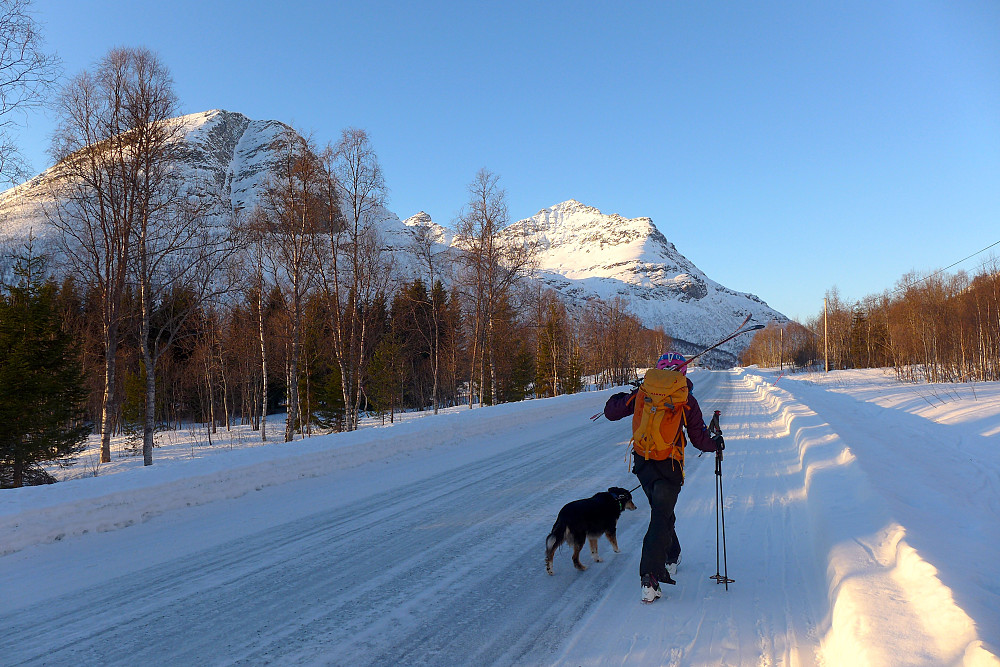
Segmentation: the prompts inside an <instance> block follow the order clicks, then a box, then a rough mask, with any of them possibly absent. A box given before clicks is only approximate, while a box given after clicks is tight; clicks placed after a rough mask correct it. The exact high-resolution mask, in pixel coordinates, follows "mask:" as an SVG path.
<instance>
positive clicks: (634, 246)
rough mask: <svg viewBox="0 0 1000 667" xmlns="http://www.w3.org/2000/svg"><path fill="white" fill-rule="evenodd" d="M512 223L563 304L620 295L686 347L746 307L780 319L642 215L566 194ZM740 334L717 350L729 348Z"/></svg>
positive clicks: (717, 332)
mask: <svg viewBox="0 0 1000 667" xmlns="http://www.w3.org/2000/svg"><path fill="white" fill-rule="evenodd" d="M511 230H512V233H516V234H526V235H528V236H529V237H530V238H531V239H532V240H534V241H535V242H536V244H537V245H538V247H539V248H540V255H539V265H538V273H537V279H538V280H540V281H541V282H543V283H544V284H545V285H546V286H548V287H550V288H552V289H553V290H555V291H556V292H558V293H559V294H560V295H561V296H562V297H563V299H564V300H565V301H566V302H567V303H569V304H573V305H578V306H579V305H583V304H584V303H586V301H587V300H588V299H591V298H593V297H600V298H601V299H604V300H608V301H610V300H612V299H614V298H615V297H620V298H622V299H624V300H625V301H626V302H627V303H628V304H629V309H630V310H631V311H632V312H633V313H635V314H636V315H638V317H639V318H640V319H641V320H642V321H643V323H645V325H646V326H648V327H656V326H662V327H663V328H664V330H665V331H666V332H667V333H668V334H670V335H671V336H672V337H673V338H674V339H675V340H676V341H677V346H678V348H680V349H681V351H682V352H685V353H688V354H690V353H692V352H695V351H696V350H698V349H701V348H703V347H705V346H707V345H708V344H710V343H711V342H714V341H715V340H718V339H719V338H722V337H723V336H724V335H725V334H726V333H728V332H730V331H732V330H733V328H734V327H735V326H736V325H737V324H739V323H740V322H741V321H742V320H743V318H744V317H746V315H748V314H750V315H752V316H751V320H750V321H751V322H753V323H760V324H766V323H767V322H769V321H771V320H778V321H779V322H783V321H786V320H787V318H786V317H785V316H784V315H782V314H781V313H779V312H777V311H776V310H774V309H773V308H771V307H770V306H768V305H767V304H766V303H765V302H764V301H762V300H761V299H760V298H758V297H756V296H754V295H753V294H747V293H744V292H738V291H735V290H732V289H730V288H728V287H725V286H723V285H720V284H719V283H717V282H715V281H714V280H712V279H710V278H709V277H708V276H706V275H705V274H704V273H703V272H702V271H701V270H700V269H699V268H698V267H697V266H695V265H694V264H693V263H692V262H691V261H690V260H689V259H687V258H686V257H685V256H684V255H682V254H681V253H680V252H679V251H678V250H677V248H676V247H675V246H674V244H673V243H671V242H670V241H668V240H667V238H666V237H665V236H664V235H663V233H662V232H661V231H660V230H659V229H657V228H656V227H655V226H654V225H653V221H652V220H650V219H649V218H624V217H622V216H620V215H618V214H612V215H606V214H604V213H602V212H601V211H599V210H597V209H596V208H593V207H591V206H586V205H584V204H581V203H580V202H578V201H575V200H572V199H571V200H569V201H565V202H563V203H561V204H557V205H555V206H552V207H550V208H547V209H542V210H541V211H539V212H538V213H536V214H535V215H534V216H532V217H531V218H528V219H526V220H522V221H520V222H519V223H517V224H516V225H512V226H511ZM746 338H747V339H746V340H739V339H737V340H735V341H733V342H732V343H731V344H727V345H725V346H723V348H722V349H723V350H725V351H728V352H729V353H730V354H735V353H737V352H738V351H739V350H741V349H742V348H743V347H744V346H745V345H746V344H747V343H748V342H749V337H746ZM723 357H724V355H723V356H720V355H713V358H714V359H715V361H716V363H727V362H733V361H735V358H723Z"/></svg>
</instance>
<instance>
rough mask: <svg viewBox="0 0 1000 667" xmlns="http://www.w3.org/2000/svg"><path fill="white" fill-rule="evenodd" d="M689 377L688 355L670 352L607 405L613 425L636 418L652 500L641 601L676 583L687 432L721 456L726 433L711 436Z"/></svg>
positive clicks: (636, 452) (635, 440)
mask: <svg viewBox="0 0 1000 667" xmlns="http://www.w3.org/2000/svg"><path fill="white" fill-rule="evenodd" d="M693 391H694V383H692V382H691V380H690V379H689V378H688V377H687V361H686V360H685V359H684V355H682V354H680V353H679V352H676V351H673V350H671V351H669V352H667V353H666V354H664V355H663V356H661V357H660V358H659V360H658V361H657V362H656V369H650V370H649V371H648V372H647V373H646V376H645V377H644V378H643V381H642V383H641V384H640V385H639V386H638V387H637V388H636V389H635V390H633V391H632V392H631V393H627V392H619V393H616V394H614V395H612V396H611V398H609V399H608V401H607V403H606V404H605V406H604V416H605V417H607V418H608V419H609V420H610V421H617V420H619V419H624V418H625V417H628V416H629V415H631V416H632V441H631V445H632V450H633V451H632V453H633V456H634V464H633V467H632V472H633V473H634V474H635V476H636V477H638V478H639V483H640V484H641V485H642V490H643V492H644V493H645V494H646V498H647V499H648V500H649V527H648V528H647V529H646V536H645V537H644V538H643V540H642V557H641V559H640V562H639V577H640V581H641V584H642V601H643V602H645V603H649V602H653V601H654V600H656V599H657V598H659V597H660V596H661V591H660V583H668V584H675V583H676V582H675V581H674V580H673V578H672V576H673V575H674V574H676V573H677V565H678V563H679V562H680V558H681V545H680V542H679V541H678V540H677V532H676V531H675V530H674V523H675V520H676V516H675V514H674V507H675V505H676V504H677V496H678V494H680V492H681V486H683V484H684V447H685V445H686V440H685V438H684V431H687V436H688V438H690V440H691V444H693V445H694V446H695V447H697V448H698V449H700V450H701V451H703V452H716V456H718V457H719V458H721V457H722V450H723V449H724V448H725V441H724V440H723V438H722V434H721V433H719V434H717V435H714V436H712V435H710V434H709V432H708V428H707V427H706V426H705V421H704V418H703V416H702V412H701V407H700V406H699V405H698V401H697V399H695V397H694V394H693Z"/></svg>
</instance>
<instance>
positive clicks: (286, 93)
mask: <svg viewBox="0 0 1000 667" xmlns="http://www.w3.org/2000/svg"><path fill="white" fill-rule="evenodd" d="M618 4H621V5H622V6H615V5H618ZM35 10H36V16H37V17H38V19H39V20H40V22H41V23H42V29H43V32H44V35H45V37H46V41H47V44H48V46H49V47H50V49H51V50H53V51H55V52H56V53H58V55H59V56H60V57H61V58H62V59H63V61H64V63H65V68H66V73H67V74H75V73H77V72H79V71H81V70H83V69H85V68H88V67H90V66H92V64H93V63H94V62H95V61H97V60H98V59H99V58H100V57H101V56H102V55H104V54H105V53H106V52H107V50H108V49H109V48H111V47H113V46H146V47H149V48H150V49H152V50H154V51H155V52H157V53H158V54H159V55H160V57H161V58H162V60H163V61H164V62H165V63H166V64H167V66H168V67H169V68H170V70H171V72H172V74H173V77H174V80H175V84H176V91H177V93H178V96H179V98H180V100H181V105H182V109H183V111H184V112H196V111H204V110H207V109H212V108H222V109H228V110H232V111H239V112H242V113H244V114H246V115H247V116H249V117H251V118H255V119H272V118H273V119H277V120H281V121H284V122H287V123H289V124H291V125H293V126H295V127H296V128H297V129H299V130H300V131H303V132H305V133H312V135H313V136H314V138H315V139H317V140H318V141H319V142H320V143H321V144H322V143H326V142H327V141H335V140H336V139H337V137H338V136H339V133H340V130H341V129H342V128H344V127H347V126H357V127H363V128H365V129H367V130H368V132H369V134H370V135H371V137H372V139H373V141H374V144H375V147H376V150H377V151H378V154H379V157H380V159H381V162H382V165H383V167H384V169H385V172H386V177H387V181H388V185H389V188H390V190H391V192H390V208H391V209H392V210H393V211H394V212H396V213H397V214H398V215H399V216H400V217H401V218H405V217H407V216H409V215H412V214H413V213H416V212H417V211H420V210H424V211H426V212H427V213H429V214H430V215H431V216H432V217H433V219H434V220H436V221H437V222H440V223H444V224H448V223H450V222H451V221H452V220H453V219H454V217H455V215H456V214H457V212H458V211H459V209H460V208H461V207H462V205H463V204H464V203H465V201H466V200H467V191H466V187H467V184H468V183H469V182H470V181H471V180H472V178H473V176H474V174H475V172H476V171H477V170H478V169H479V168H481V167H486V168H488V169H490V170H492V171H494V172H496V173H498V174H499V175H500V177H501V182H502V184H503V186H504V187H505V188H506V190H507V193H508V201H509V205H510V211H511V216H512V218H513V219H515V220H516V219H519V218H524V217H528V216H530V215H533V214H534V213H536V212H537V211H538V210H540V209H542V208H545V207H547V206H551V205H553V204H556V203H558V202H561V201H564V200H566V199H570V198H573V199H578V200H580V201H582V202H584V203H586V204H589V205H591V206H596V207H597V208H600V209H601V210H602V211H604V212H605V213H620V214H622V215H625V216H628V217H637V216H649V217H651V218H652V219H653V221H654V222H655V223H656V225H657V227H659V229H660V230H661V231H662V232H663V233H664V234H665V235H666V236H667V238H668V239H670V240H671V241H672V242H674V244H675V245H676V246H677V248H678V249H679V250H680V251H681V252H682V253H683V254H685V255H686V256H687V257H688V258H689V259H691V260H692V261H693V262H694V263H695V264H696V265H698V266H699V267H700V268H701V269H702V270H704V271H705V272H706V273H707V274H708V275H709V277H711V278H713V279H714V280H717V281H719V282H721V283H722V284H724V285H726V286H728V287H731V288H733V289H737V290H741V291H748V292H753V293H755V294H757V295H758V296H760V297H761V298H763V299H764V300H765V301H767V302H768V303H769V304H770V305H771V306H773V307H775V308H777V309H778V310H780V311H782V312H784V313H785V314H787V315H789V316H791V317H794V318H798V319H805V318H808V317H811V316H814V315H816V314H817V313H819V312H820V311H821V310H822V299H823V295H824V292H825V291H826V290H827V289H829V288H831V287H833V286H836V287H838V289H839V290H840V292H841V295H842V296H843V297H845V298H847V299H850V300H854V299H860V298H862V297H863V296H865V295H867V294H871V293H876V292H880V291H882V290H883V289H886V288H890V287H892V286H893V285H894V284H895V282H896V281H897V280H898V279H899V278H900V277H901V276H902V275H903V274H904V273H906V272H908V271H911V270H918V271H928V272H929V271H932V270H935V269H938V268H942V267H944V266H947V265H948V264H951V263H952V262H954V261H956V260H958V259H961V258H963V257H965V256H966V255H968V254H970V253H972V252H975V251H976V250H979V249H980V248H983V247H985V246H987V245H989V244H991V243H993V242H995V241H998V240H1000V3H998V2H996V1H994V0H986V1H981V2H971V1H970V2H963V1H961V0H948V1H941V2H883V1H879V2H871V1H870V0H863V1H855V0H849V1H847V2H800V1H789V2H694V1H691V2H664V1H660V2H650V3H608V2H528V3H521V2H491V3H485V2H453V3H446V2H377V1H366V2H288V3H278V2H259V1H257V2H253V1H247V0H242V1H239V2H236V1H229V0H213V1H211V2H206V1H204V0H198V1H192V0H173V1H170V2H147V1H142V2H139V1H136V0H128V1H121V2H118V1H114V2H112V1H108V0H76V1H73V2H62V1H48V2H46V1H45V0H36V3H35ZM53 124H54V122H53V119H52V118H50V117H46V116H45V115H43V114H41V113H38V114H33V115H31V116H30V117H29V118H28V127H27V128H26V129H25V130H24V131H23V132H22V134H21V142H22V145H23V147H24V149H25V151H26V154H27V157H28V159H29V160H30V161H31V162H32V164H33V165H34V166H35V167H36V168H37V169H38V170H40V169H42V168H44V167H45V166H47V165H48V160H47V157H46V149H47V146H48V139H49V136H50V134H51V132H52V126H53ZM982 257H983V256H980V257H977V258H976V259H974V260H970V261H968V262H966V263H964V264H962V265H960V266H959V267H957V268H965V269H968V270H973V269H975V268H976V266H977V263H978V261H979V260H981V259H982Z"/></svg>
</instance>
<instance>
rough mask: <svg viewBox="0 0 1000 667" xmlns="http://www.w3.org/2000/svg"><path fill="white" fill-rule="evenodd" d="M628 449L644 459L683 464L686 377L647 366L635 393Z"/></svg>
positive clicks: (686, 396)
mask: <svg viewBox="0 0 1000 667" xmlns="http://www.w3.org/2000/svg"><path fill="white" fill-rule="evenodd" d="M634 400H635V401H636V404H635V408H634V412H633V414H632V439H631V440H630V441H629V444H630V445H632V448H631V450H630V452H629V453H631V451H634V452H635V453H636V455H638V456H642V457H643V458H645V459H647V460H648V459H653V460H654V461H665V460H667V459H673V460H675V461H677V462H678V463H680V464H681V466H682V467H683V465H684V445H685V441H684V432H683V430H682V429H681V427H682V426H685V425H686V422H685V412H686V410H685V408H686V407H687V401H688V384H687V378H686V377H684V374H683V373H680V372H679V371H674V370H667V369H655V368H654V369H650V370H649V371H647V373H646V376H645V377H644V378H643V381H642V384H640V385H639V391H638V392H637V393H636V395H635V399H634Z"/></svg>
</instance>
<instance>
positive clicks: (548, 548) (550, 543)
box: [545, 518, 566, 574]
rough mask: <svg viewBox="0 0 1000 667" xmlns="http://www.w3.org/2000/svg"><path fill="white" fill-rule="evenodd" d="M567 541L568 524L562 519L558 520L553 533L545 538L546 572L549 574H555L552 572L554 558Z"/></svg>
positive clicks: (553, 527)
mask: <svg viewBox="0 0 1000 667" xmlns="http://www.w3.org/2000/svg"><path fill="white" fill-rule="evenodd" d="M565 539H566V523H565V522H564V521H563V520H562V518H558V519H556V522H555V524H554V525H553V526H552V532H551V533H549V536H548V537H546V538H545V571H546V572H548V573H549V574H554V573H553V572H552V557H553V555H554V554H555V552H556V549H558V548H559V545H560V544H562V543H563V541H564V540H565Z"/></svg>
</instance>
